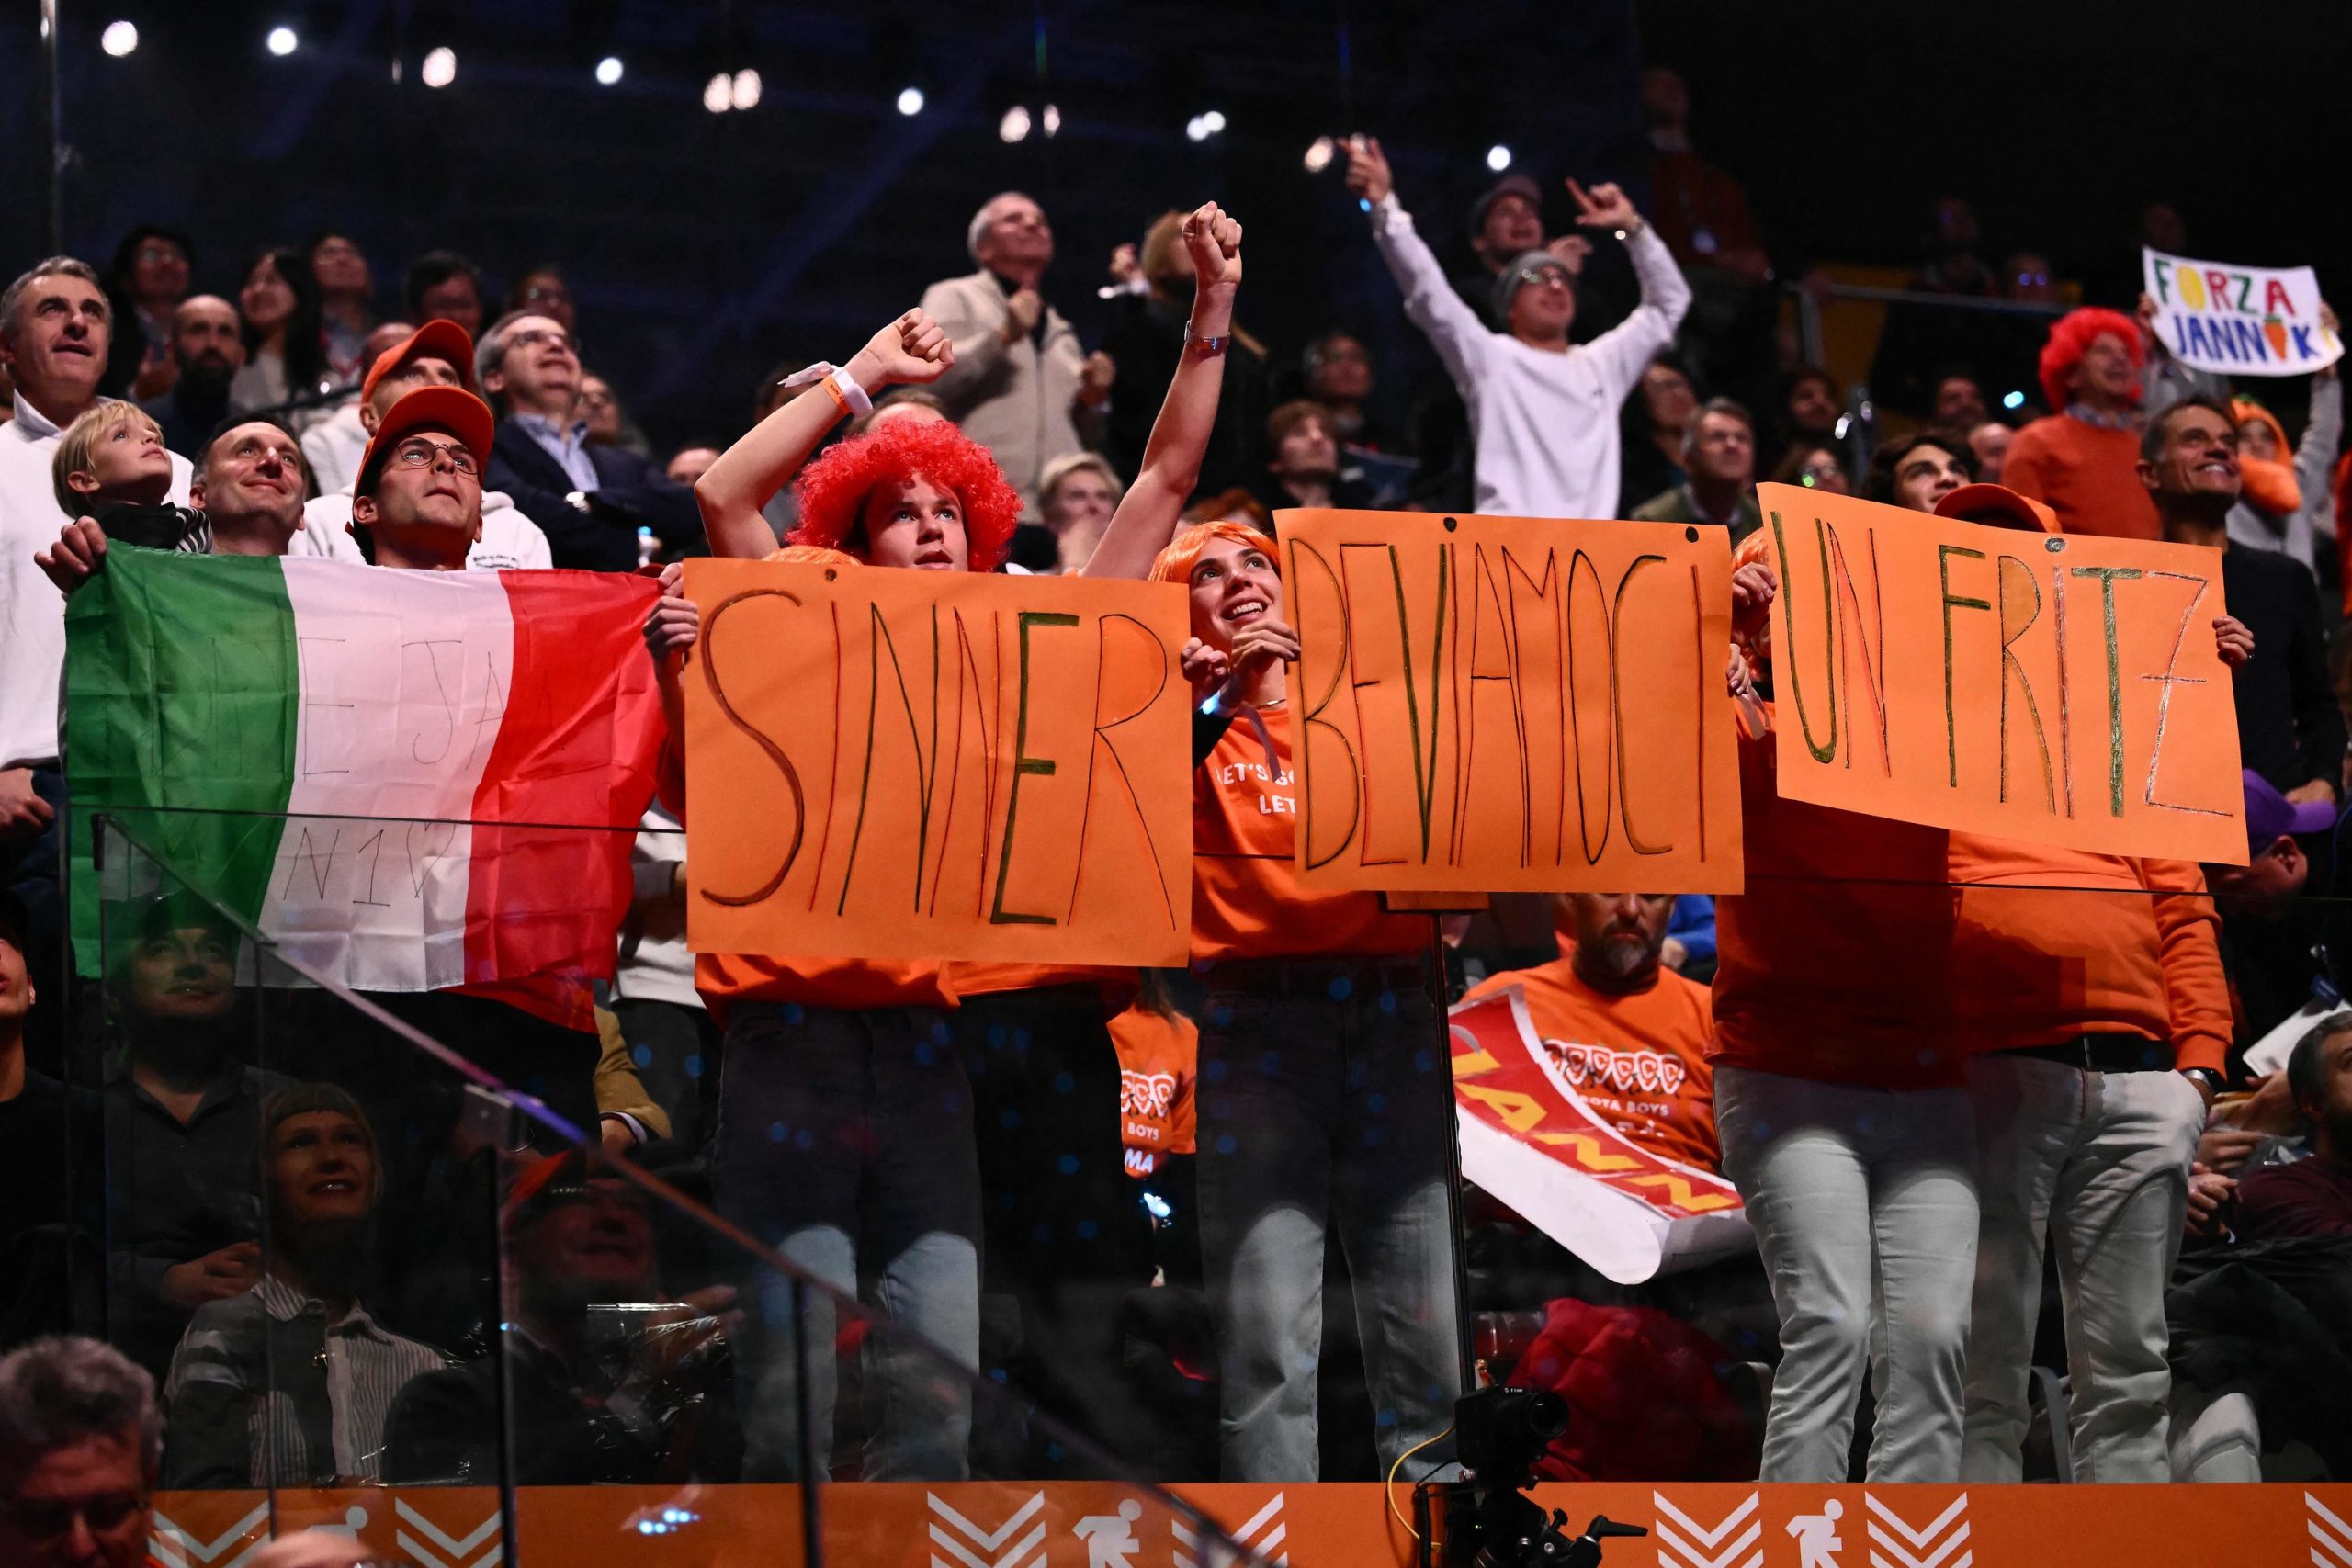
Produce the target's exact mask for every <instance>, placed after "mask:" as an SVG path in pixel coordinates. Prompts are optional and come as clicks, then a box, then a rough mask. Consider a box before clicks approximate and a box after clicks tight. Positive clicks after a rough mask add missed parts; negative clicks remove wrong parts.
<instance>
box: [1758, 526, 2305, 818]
mask: <svg viewBox="0 0 2352 1568" xmlns="http://www.w3.org/2000/svg"><path fill="white" fill-rule="evenodd" d="M1758 495H1759V496H1760V498H1761V499H1762V502H1763V508H1764V527H1765V531H1766V536H1767V538H1768V540H1769V552H1770V554H1769V558H1770V565H1771V567H1772V570H1773V573H1774V575H1775V576H1776V577H1778V578H1779V580H1780V592H1779V593H1778V594H1777V595H1776V596H1775V597H1774V599H1773V602H1772V694H1773V697H1774V699H1775V702H1774V712H1775V722H1776V724H1777V727H1778V728H1779V731H1780V741H1779V751H1778V760H1779V763H1780V790H1781V795H1785V796H1788V797H1790V798H1792V799H1796V800H1807V801H1812V802H1814V803H1815V804H1817V805H1821V806H1834V807H1841V808H1843V809H1845V810H1848V811H1860V812H1866V813H1869V814H1870V815H1871V816H1875V817H1891V818H1898V819H1900V820H1903V821H1909V822H1925V823H1929V824H1932V825H1934V826H1938V827H1944V828H1954V829H1962V830H1965V831H1968V832H1973V833H1985V834H1989V835H1992V836H1995V837H1998V838H2004V839H2022V840H2028V841H2030V842H2034V843H2045V844H2057V845H2063V846H2065V847H2068V848H2072V849H2080V850H2089V851H2093V852H2098V853H2101V854H2116V855H2163V856H2169V857H2171V858H2174V859H2179V860H2199V861H2211V862H2217V863H2227V864H2233V865H2243V864H2245V859H2246V842H2245V795H2244V787H2243V784H2242V782H2241V778H2240V774H2239V772H2238V731H2237V708H2236V703H2235V699H2234V697H2233V693H2232V690H2231V684H2230V671H2229V670H2228V669H2227V667H2225V666H2224V665H2223V664H2222V660H2221V655H2220V654H2219V653H2218V652H2217V651H2216V649H2215V647H2214V639H2213V631H2212V622H2213V618H2214V617H2215V616H2216V615H2222V614H2223V608H2222V558H2221V552H2220V551H2218V550H2212V549H2206V548H2202V547H2197V546H2190V545H2165V544H2154V543H2149V542H2146V541H2142V540H2130V539H2109V538H2098V537H2094V536H2088V535H2064V536H2061V535H2044V534H2029V533H2024V532H2020V531H2017V530H2012V529H2007V528H1995V527H1987V526H1985V525H1978V524H1973V523H1955V522H1951V521H1948V520H1946V519H1944V518H1940V517H1936V516H1932V515H1929V514H1928V513H1919V512H1912V511H1908V510H1905V509H1904V508H1900V507H1893V506H1881V505H1877V504H1875V503H1873V502H1865V501H1856V500H1853V499H1852V498H1850V497H1847V496H1839V495H1827V494H1825V493H1823V492H1822V491H1814V490H1801V489H1798V488H1796V487H1795V486H1792V485H1763V486H1760V487H1758ZM2260 657H2261V651H2260V650H2259V649H2257V650H2256V658H2260Z"/></svg>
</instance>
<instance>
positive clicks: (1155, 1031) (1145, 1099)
mask: <svg viewBox="0 0 2352 1568" xmlns="http://www.w3.org/2000/svg"><path fill="white" fill-rule="evenodd" d="M1111 1043H1112V1044H1113V1045H1114V1046H1116V1047H1117V1048H1118V1052H1119V1141H1120V1142H1121V1143H1122V1144H1124V1145H1126V1151H1127V1174H1128V1175H1129V1176H1133V1177H1136V1178H1138V1179H1140V1178H1142V1177H1147V1176H1149V1175H1150V1174H1151V1173H1152V1172H1154V1171H1156V1170H1158V1169H1159V1162H1160V1160H1161V1159H1162V1158H1163V1157H1164V1156H1169V1155H1188V1154H1191V1153H1192V1152H1193V1146H1194V1145H1193V1084H1194V1082H1195V1081H1196V1080H1197V1079H1198V1078H1199V1077H1200V1063H1201V1031H1200V1026H1199V1025H1197V1024H1195V1023H1194V1022H1193V1021H1192V1020H1191V1019H1189V1018H1186V1017H1185V1016H1184V1015H1183V1014H1182V1013H1175V1014H1167V1013H1157V1012H1154V1011H1152V1010H1150V1009H1148V1008H1146V1007H1143V1006H1140V1005H1137V1006H1135V1007H1130V1008H1128V1009H1127V1010H1126V1011H1125V1012H1123V1013H1121V1014H1120V1015H1119V1016H1118V1017H1116V1018H1114V1019H1113V1020H1112V1021H1111Z"/></svg>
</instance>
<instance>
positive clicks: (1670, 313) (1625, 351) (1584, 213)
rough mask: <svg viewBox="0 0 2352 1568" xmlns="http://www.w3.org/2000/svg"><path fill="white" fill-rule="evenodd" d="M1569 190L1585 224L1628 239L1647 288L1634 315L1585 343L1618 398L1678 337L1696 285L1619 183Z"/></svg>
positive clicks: (1627, 251) (1571, 184) (1636, 273)
mask: <svg viewBox="0 0 2352 1568" xmlns="http://www.w3.org/2000/svg"><path fill="white" fill-rule="evenodd" d="M1568 194H1569V195H1570V196H1572V197H1575V198H1576V203H1577V222H1578V223H1579V224H1581V225H1583V226H1584V227H1585V228H1588V229H1594V230H1606V231H1613V232H1616V233H1620V234H1623V236H1624V237H1625V256H1626V259H1627V260H1629V261H1631V262H1632V263H1633V264H1634V276H1635V277H1636V278H1638V279H1639V280H1640V282H1641V286H1642V302H1641V303H1640V304H1639V305H1636V306H1635V307H1634V312H1633V314H1632V315H1629V316H1627V317H1626V318H1625V319H1624V320H1623V321H1620V322H1618V323H1617V324H1616V325H1615V326H1613V327H1611V328H1610V329H1609V330H1608V331H1607V332H1605V333H1601V334H1600V336H1599V337H1597V338H1595V339H1593V340H1592V342H1591V343H1589V344H1586V345H1585V352H1586V353H1587V354H1590V355H1595V356H1596V359H1597V362H1598V363H1599V365H1600V375H1601V381H1602V384H1603V385H1604V386H1606V387H1607V388H1608V389H1609V396H1610V400H1611V402H1618V401H1622V400H1623V399H1624V397H1625V394H1626V393H1628V392H1630V391H1632V390H1633V389H1634V383H1635V382H1636V381H1639V380H1640V379H1641V378H1642V372H1643V370H1645V368H1647V367H1648V366H1649V362H1650V361H1651V360H1653V359H1655V358H1657V355H1658V353H1659V351H1660V350H1662V349H1664V348H1665V347H1666V346H1667V345H1668V344H1671V343H1672V342H1673V341H1674V331H1675V328H1677V327H1678V326H1679V325H1681V322H1682V317H1683V314H1684V312H1686V311H1688V310H1690V309H1691V285H1690V283H1689V282H1688V281H1687V280H1686V279H1685V278H1684V277H1683V276H1682V269H1681V268H1680V267H1679V266H1677V265H1675V262H1674V253H1673V252H1672V251H1669V250H1668V249H1667V248H1666V242H1665V241H1664V240H1661V239H1659V238H1658V237H1657V230H1656V229H1653V228H1651V227H1650V225H1649V224H1648V223H1647V222H1646V221H1645V220H1643V218H1642V215H1641V214H1640V213H1638V212H1636V211H1634V204H1633V202H1632V200H1631V199H1629V198H1628V197H1626V195H1625V193H1624V192H1623V191H1622V190H1620V189H1618V188H1617V187H1616V186H1613V185H1598V186H1593V187H1592V189H1591V190H1590V191H1589V192H1587V191H1586V190H1585V188H1584V187H1583V186H1580V185H1578V184H1577V182H1576V181H1574V180H1570V181H1569V182H1568Z"/></svg>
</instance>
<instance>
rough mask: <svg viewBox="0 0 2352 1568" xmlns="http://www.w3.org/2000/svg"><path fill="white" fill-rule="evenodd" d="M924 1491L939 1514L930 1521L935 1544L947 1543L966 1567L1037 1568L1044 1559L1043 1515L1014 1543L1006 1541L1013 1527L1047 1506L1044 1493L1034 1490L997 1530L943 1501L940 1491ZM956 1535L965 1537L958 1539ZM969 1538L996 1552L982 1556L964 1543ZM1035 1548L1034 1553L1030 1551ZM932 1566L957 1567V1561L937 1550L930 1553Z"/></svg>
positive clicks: (950, 1550) (940, 1567)
mask: <svg viewBox="0 0 2352 1568" xmlns="http://www.w3.org/2000/svg"><path fill="white" fill-rule="evenodd" d="M923 1495H924V1496H925V1497H926V1498H928V1499H930V1501H931V1511H932V1512H933V1514H935V1515H937V1516H938V1517H937V1518H934V1519H933V1521H932V1525H931V1540H932V1544H933V1545H934V1546H940V1547H944V1548H945V1549H946V1550H947V1551H949V1552H950V1553H952V1554H953V1555H954V1557H955V1559H956V1563H961V1564H963V1568H1036V1564H1038V1563H1042V1562H1045V1560H1046V1554H1045V1551H1043V1550H1042V1548H1043V1546H1044V1543H1045V1540H1046V1521H1045V1520H1043V1519H1037V1525H1036V1528H1035V1529H1032V1530H1031V1531H1030V1532H1029V1533H1028V1534H1026V1535H1024V1536H1023V1537H1022V1538H1021V1539H1020V1540H1017V1541H1012V1545H1011V1546H1006V1545H1005V1542H1006V1541H1008V1540H1012V1536H1013V1532H1014V1531H1016V1530H1018V1529H1021V1527H1022V1526H1023V1525H1025V1524H1027V1523H1028V1522H1029V1521H1030V1520H1031V1519H1035V1518H1037V1515H1038V1512H1039V1511H1040V1510H1041V1509H1043V1508H1044V1507H1045V1506H1046V1495H1045V1493H1043V1492H1032V1493H1031V1494H1030V1495H1029V1501H1027V1502H1026V1503H1023V1504H1022V1505H1021V1507H1020V1509H1019V1511H1018V1512H1016V1513H1015V1514H1014V1515H1013V1516H1012V1517H1011V1518H1009V1519H1007V1520H1005V1521H1004V1523H1003V1524H1002V1525H1001V1526H999V1527H998V1528H997V1529H994V1530H984V1529H981V1528H980V1527H979V1526H978V1525H976V1524H974V1523H973V1522H972V1521H971V1520H969V1519H967V1518H966V1517H964V1516H963V1515H961V1514H959V1513H957V1512H956V1510H955V1509H953V1508H951V1507H949V1506H947V1505H946V1504H944V1503H943V1502H941V1501H940V1500H939V1494H938V1493H936V1492H926V1493H924V1494H923ZM942 1521H944V1522H945V1523H946V1524H947V1525H950V1526H953V1527H954V1529H955V1530H956V1534H950V1533H949V1532H948V1530H947V1529H943V1528H942ZM957 1535H960V1536H961V1537H962V1538H963V1539H962V1540H958V1539H957ZM966 1540H969V1541H971V1542H973V1543H975V1544H977V1545H978V1547H979V1548H980V1551H990V1552H994V1553H996V1555H995V1556H993V1557H982V1556H980V1555H979V1553H978V1552H976V1551H972V1550H971V1548H970V1547H967V1546H966V1545H965V1544H964V1541H966ZM1032 1552H1035V1556H1032V1555H1030V1554H1031V1553H1032ZM956 1563H951V1562H945V1561H943V1560H942V1559H941V1557H940V1556H939V1554H938V1553H937V1552H933V1553H932V1557H931V1568H956Z"/></svg>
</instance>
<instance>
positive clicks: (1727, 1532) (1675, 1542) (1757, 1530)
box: [1650, 1492, 1764, 1568]
mask: <svg viewBox="0 0 2352 1568" xmlns="http://www.w3.org/2000/svg"><path fill="white" fill-rule="evenodd" d="M1650 1501H1651V1502H1652V1503H1653V1504H1655V1505H1657V1562H1658V1568H1759V1564H1761V1563H1762V1562H1763V1561H1764V1549H1763V1548H1762V1547H1761V1546H1759V1545H1758V1544H1757V1542H1758V1540H1760V1539H1761V1538H1762V1537H1763V1534H1764V1521H1763V1519H1762V1518H1761V1517H1759V1513H1758V1510H1759V1509H1760V1508H1761V1506H1762V1503H1761V1499H1760V1495H1759V1494H1758V1493H1754V1492H1750V1493H1749V1494H1748V1495H1747V1501H1746V1502H1744V1503H1742V1504H1741V1505H1740V1506H1738V1507H1736V1508H1734V1509H1733V1510H1732V1511H1731V1512H1730V1513H1728V1514H1726V1515H1724V1519H1723V1522H1722V1523H1721V1524H1719V1525H1717V1526H1715V1528H1714V1529H1702V1527H1701V1526H1700V1524H1699V1521H1698V1520H1696V1519H1694V1518H1692V1517H1691V1516H1690V1515H1688V1514H1686V1513H1684V1512H1683V1511H1682V1510H1681V1509H1679V1508H1678V1507H1676V1506H1674V1505H1673V1504H1671V1503H1669V1502H1668V1501H1667V1500H1666V1494H1665V1493H1663V1492H1653V1493H1651V1494H1650ZM1668 1521H1671V1522H1672V1523H1671V1526H1669V1523H1668ZM1743 1522H1745V1523H1746V1525H1747V1529H1740V1528H1739V1527H1740V1525H1741V1524H1742V1523H1743ZM1673 1527H1679V1533H1677V1529H1675V1528H1673ZM1735 1531H1736V1532H1737V1533H1736V1535H1735V1534H1734V1532H1735ZM1727 1539H1728V1540H1729V1541H1730V1544H1729V1545H1724V1541H1725V1540H1727ZM1693 1542H1695V1543H1696V1544H1695V1545H1694V1544H1693ZM1751 1549H1752V1550H1751ZM1709 1552H1713V1554H1714V1555H1713V1556H1712V1557H1711V1556H1709V1555H1708V1553H1709ZM1742 1552H1746V1553H1747V1555H1746V1556H1744V1557H1743V1556H1742V1555H1741V1553H1742ZM1678 1554H1679V1555H1678Z"/></svg>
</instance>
